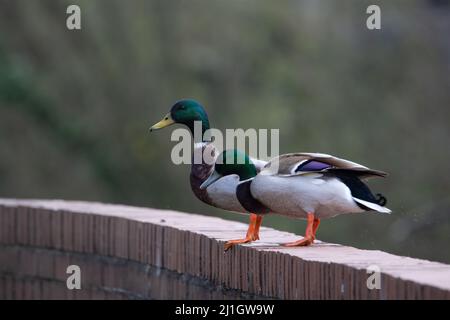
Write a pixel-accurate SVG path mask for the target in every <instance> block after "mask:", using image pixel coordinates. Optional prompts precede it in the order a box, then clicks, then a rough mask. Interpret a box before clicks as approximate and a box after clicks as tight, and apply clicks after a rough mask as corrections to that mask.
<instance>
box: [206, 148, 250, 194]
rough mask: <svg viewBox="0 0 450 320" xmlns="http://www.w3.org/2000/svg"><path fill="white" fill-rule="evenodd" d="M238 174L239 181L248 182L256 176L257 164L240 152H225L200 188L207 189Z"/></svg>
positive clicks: (234, 150)
mask: <svg viewBox="0 0 450 320" xmlns="http://www.w3.org/2000/svg"><path fill="white" fill-rule="evenodd" d="M230 174H236V175H238V176H239V180H240V181H243V180H247V179H250V178H253V177H255V176H256V174H257V171H256V167H255V164H254V163H253V162H252V160H251V159H250V157H249V156H248V155H247V154H245V153H244V152H241V151H239V150H236V149H233V150H225V151H224V152H222V153H221V154H220V155H219V157H217V160H216V163H215V165H214V171H213V173H212V174H211V175H210V176H209V178H208V179H206V181H205V182H203V183H202V185H201V186H200V188H201V189H205V188H207V187H208V186H209V185H211V184H212V183H214V182H215V181H217V180H219V179H220V178H222V177H224V176H228V175H230Z"/></svg>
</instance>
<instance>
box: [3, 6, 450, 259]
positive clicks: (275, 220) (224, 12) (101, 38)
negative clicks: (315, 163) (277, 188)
mask: <svg viewBox="0 0 450 320" xmlns="http://www.w3.org/2000/svg"><path fill="white" fill-rule="evenodd" d="M69 4H78V5H80V6H81V10H82V30H81V31H69V30H67V28H66V18H67V15H66V8H67V6H68V5H69ZM369 4H378V5H380V7H381V22H382V29H381V30H380V31H370V30H368V29H367V28H366V18H367V16H368V15H367V14H366V8H367V6H368V5H369ZM449 75H450V5H449V3H448V1H444V0H435V1H430V0H420V1H419V0H416V1H412V0H405V1H395V2H394V1H388V0H386V1H361V0H352V1H350V0H346V1H326V0H320V1H319V0H311V1H284V2H279V1H261V0H246V1H242V0H239V1H238V0H229V1H219V0H208V1H206V0H205V1H199V0H189V1H167V0H161V1H144V0H142V1H138V0H130V1H119V0H114V1H113V0H86V1H75V0H71V1H54V0H49V1H43V0H41V1H28V0H0V197H17V198H63V199H80V200H95V201H103V202H113V203H126V204H131V205H139V206H149V207H156V208H167V209H176V210H182V211H188V212H196V213H202V214H207V215H216V216H221V217H224V218H226V219H236V220H241V221H247V217H245V216H240V215H237V214H232V213H226V212H223V211H221V210H218V209H213V208H211V207H208V206H207V205H205V204H203V203H201V202H200V201H198V200H197V199H196V198H195V197H194V195H193V194H192V192H191V190H190V186H189V170H190V168H189V166H187V165H182V166H175V165H174V164H172V162H171V160H170V152H171V148H172V146H173V145H174V143H173V142H170V134H171V131H172V129H166V130H163V131H158V132H156V133H152V134H149V133H148V131H147V130H148V128H149V126H150V125H151V124H153V123H154V122H156V121H158V120H160V118H161V117H162V115H163V114H165V113H166V112H167V111H168V109H169V108H170V106H171V105H172V104H173V102H174V101H176V100H178V99H180V98H186V97H190V98H195V99H197V100H198V101H200V102H202V103H203V105H204V106H205V107H206V109H207V112H208V114H209V117H210V121H211V124H212V126H213V127H216V128H219V129H225V128H279V129H280V137H281V145H280V152H282V153H285V152H294V151H309V152H324V153H331V154H334V155H336V156H339V157H343V158H347V159H351V160H353V161H356V162H359V163H362V164H365V165H367V166H369V167H373V168H375V169H380V170H385V171H388V172H389V173H390V174H391V175H390V176H389V178H388V179H385V180H383V179H381V180H373V181H372V182H371V186H373V189H374V191H376V192H378V191H379V192H382V193H384V194H385V195H386V196H387V198H388V207H390V208H391V209H393V211H394V213H393V214H392V215H376V214H370V213H368V214H360V215H347V216H340V217H337V218H334V219H331V220H327V221H324V222H323V223H322V225H321V228H320V230H319V239H321V240H324V241H329V242H337V243H341V244H347V245H352V246H356V247H359V248H368V249H380V250H385V251H388V252H392V253H396V254H401V255H408V256H414V257H421V258H428V259H433V260H439V261H444V262H450V250H449V249H448V247H449V244H450V194H449V190H450V177H449V164H450V148H449V138H450V125H449V120H450V76H449ZM263 224H264V225H266V226H272V227H275V228H278V229H282V230H288V231H292V232H296V233H299V234H303V232H304V226H305V222H304V221H301V220H291V219H288V218H283V217H277V216H274V217H269V218H266V219H265V220H264V222H263ZM262 235H263V236H264V233H263V234H262Z"/></svg>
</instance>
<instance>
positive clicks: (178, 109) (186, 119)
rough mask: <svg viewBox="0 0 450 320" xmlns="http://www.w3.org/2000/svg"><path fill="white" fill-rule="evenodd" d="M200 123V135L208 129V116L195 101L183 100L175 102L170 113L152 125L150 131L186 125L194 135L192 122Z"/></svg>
mask: <svg viewBox="0 0 450 320" xmlns="http://www.w3.org/2000/svg"><path fill="white" fill-rule="evenodd" d="M195 121H201V123H202V134H203V133H205V131H206V130H208V129H209V120H208V115H207V114H206V111H205V109H204V108H203V106H202V105H201V104H200V103H198V102H197V101H195V100H192V99H183V100H180V101H177V102H176V103H175V104H174V105H173V106H172V108H171V109H170V112H169V113H168V114H166V115H165V116H164V118H163V119H162V120H161V121H159V122H158V123H156V124H154V125H153V126H152V127H151V128H150V131H153V130H157V129H162V128H165V127H168V126H170V125H172V124H174V123H180V124H184V125H186V126H187V127H188V128H189V130H191V133H192V134H194V122H195Z"/></svg>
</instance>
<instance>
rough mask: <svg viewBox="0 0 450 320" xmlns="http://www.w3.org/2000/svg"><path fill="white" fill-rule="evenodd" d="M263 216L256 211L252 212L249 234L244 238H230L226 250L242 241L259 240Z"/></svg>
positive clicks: (225, 246)
mask: <svg viewBox="0 0 450 320" xmlns="http://www.w3.org/2000/svg"><path fill="white" fill-rule="evenodd" d="M261 222H262V217H261V216H258V215H256V214H254V213H251V214H250V224H249V226H248V231H247V235H246V236H245V238H244V239H236V240H229V241H227V242H226V243H225V245H224V251H228V250H229V249H231V248H232V247H233V246H235V245H237V244H242V243H249V242H252V241H256V240H259V227H260V226H261Z"/></svg>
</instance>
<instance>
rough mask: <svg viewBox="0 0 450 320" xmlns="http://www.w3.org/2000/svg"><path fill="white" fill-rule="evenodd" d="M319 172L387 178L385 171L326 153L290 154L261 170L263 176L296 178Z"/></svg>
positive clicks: (272, 161) (277, 158) (279, 157)
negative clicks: (296, 176) (295, 176)
mask: <svg viewBox="0 0 450 320" xmlns="http://www.w3.org/2000/svg"><path fill="white" fill-rule="evenodd" d="M317 172H329V173H333V172H335V173H343V172H349V173H350V172H351V173H353V174H355V175H357V176H358V177H359V178H362V179H364V178H370V177H385V176H387V173H385V172H383V171H378V170H373V169H369V168H367V167H366V166H363V165H360V164H358V163H356V162H353V161H349V160H345V159H341V158H338V157H334V156H332V155H329V154H324V153H288V154H283V155H280V156H278V157H276V158H274V159H272V160H271V161H270V162H268V163H267V164H266V165H265V167H264V168H263V169H262V170H261V174H263V175H283V176H294V175H302V174H310V173H317Z"/></svg>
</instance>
